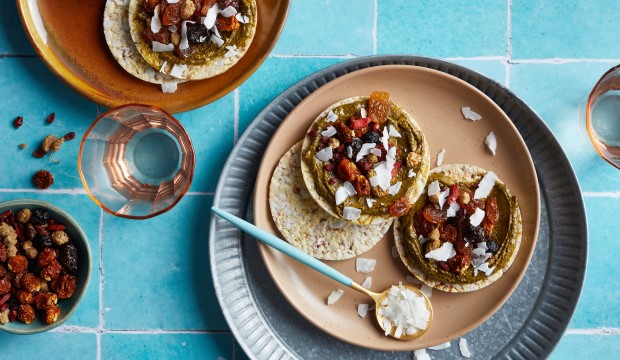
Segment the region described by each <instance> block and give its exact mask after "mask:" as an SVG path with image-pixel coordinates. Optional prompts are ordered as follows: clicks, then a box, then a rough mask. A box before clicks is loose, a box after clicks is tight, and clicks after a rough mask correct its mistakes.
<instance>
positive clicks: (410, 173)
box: [407, 169, 415, 178]
mask: <svg viewBox="0 0 620 360" xmlns="http://www.w3.org/2000/svg"><path fill="white" fill-rule="evenodd" d="M414 176H415V171H413V169H409V172H408V173H407V177H409V178H412V177H414Z"/></svg>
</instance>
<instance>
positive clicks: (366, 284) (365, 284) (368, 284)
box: [362, 276, 372, 290]
mask: <svg viewBox="0 0 620 360" xmlns="http://www.w3.org/2000/svg"><path fill="white" fill-rule="evenodd" d="M371 286H372V277H371V276H369V277H367V278H366V279H364V282H363V283H362V287H364V288H366V289H368V290H370V287H371Z"/></svg>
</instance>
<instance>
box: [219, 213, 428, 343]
mask: <svg viewBox="0 0 620 360" xmlns="http://www.w3.org/2000/svg"><path fill="white" fill-rule="evenodd" d="M211 211H213V212H214V213H216V214H217V215H219V216H220V217H222V218H223V219H224V220H226V221H228V222H230V223H231V224H233V225H234V226H236V227H238V228H239V229H241V230H242V231H243V232H245V233H247V234H249V235H251V236H253V237H254V238H256V239H257V240H259V241H260V242H262V243H263V244H267V245H269V246H271V247H272V248H274V249H276V250H278V251H281V252H283V253H284V254H286V255H288V256H290V257H292V258H293V259H295V260H297V261H299V262H300V263H302V264H305V265H307V266H309V267H311V268H313V269H314V270H316V271H318V272H320V273H322V274H323V275H326V276H328V277H330V278H332V279H334V280H336V281H338V282H339V283H341V284H343V285H345V286H348V287H350V288H352V289H354V290H357V291H359V292H361V293H363V294H365V295H367V296H369V297H371V298H372V299H373V300H374V301H375V309H378V308H379V307H381V301H383V299H385V298H386V297H387V294H388V292H389V291H390V289H389V288H388V289H387V290H385V291H383V292H381V293H375V292H372V291H370V290H368V289H366V288H364V287H362V286H361V285H360V284H358V283H356V282H355V281H353V280H351V278H349V277H348V276H346V275H344V274H342V273H341V272H339V271H337V270H335V269H333V268H332V267H330V266H328V265H326V264H325V263H323V262H322V261H320V260H317V259H315V258H313V257H312V256H310V255H308V254H306V253H305V252H303V251H301V250H299V249H297V248H296V247H294V246H292V245H291V244H289V243H287V242H286V241H284V240H282V239H280V238H278V237H277V236H275V235H273V234H270V233H268V232H266V231H264V230H261V229H259V228H258V227H256V226H255V225H253V224H250V223H249V222H247V221H245V220H243V219H240V218H238V217H236V216H234V215H232V214H229V213H227V212H226V211H224V210H221V209H218V208H217V207H215V206H213V207H212V208H211ZM403 286H404V287H406V288H407V289H409V290H411V291H413V292H415V293H416V294H418V295H420V296H422V297H423V298H424V299H425V301H426V307H427V308H428V310H429V311H430V313H431V315H430V317H429V318H428V322H427V323H426V328H425V329H422V330H419V331H417V332H415V333H413V334H410V335H407V334H404V333H403V334H402V335H401V336H400V337H396V336H394V332H395V331H396V329H395V326H392V329H391V331H390V335H391V336H393V337H395V338H397V339H401V340H412V339H415V338H417V337H419V336H421V335H422V334H424V333H425V332H426V330H428V328H429V326H430V325H431V320H432V319H433V308H432V306H431V302H430V300H429V299H428V298H427V297H426V295H424V293H422V292H421V291H420V289H418V288H415V287H412V286H408V285H403ZM375 314H376V316H377V322H378V323H379V326H380V327H381V328H382V329H383V331H385V327H384V324H383V316H381V315H379V313H378V312H377V311H375Z"/></svg>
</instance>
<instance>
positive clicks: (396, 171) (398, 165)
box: [392, 161, 402, 177]
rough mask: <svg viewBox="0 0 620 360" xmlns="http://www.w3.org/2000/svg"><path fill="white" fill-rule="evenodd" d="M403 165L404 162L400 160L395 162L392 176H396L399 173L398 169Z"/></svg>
mask: <svg viewBox="0 0 620 360" xmlns="http://www.w3.org/2000/svg"><path fill="white" fill-rule="evenodd" d="M401 165H402V163H401V162H400V161H399V162H396V163H395V164H394V167H393V168H392V177H394V176H396V174H398V169H400V166H401Z"/></svg>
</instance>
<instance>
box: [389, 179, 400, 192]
mask: <svg viewBox="0 0 620 360" xmlns="http://www.w3.org/2000/svg"><path fill="white" fill-rule="evenodd" d="M402 185H403V183H402V182H401V181H399V182H397V183H396V184H394V185H392V186H390V187H389V188H388V194H390V195H396V194H398V192H399V191H400V187H401V186H402Z"/></svg>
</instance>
